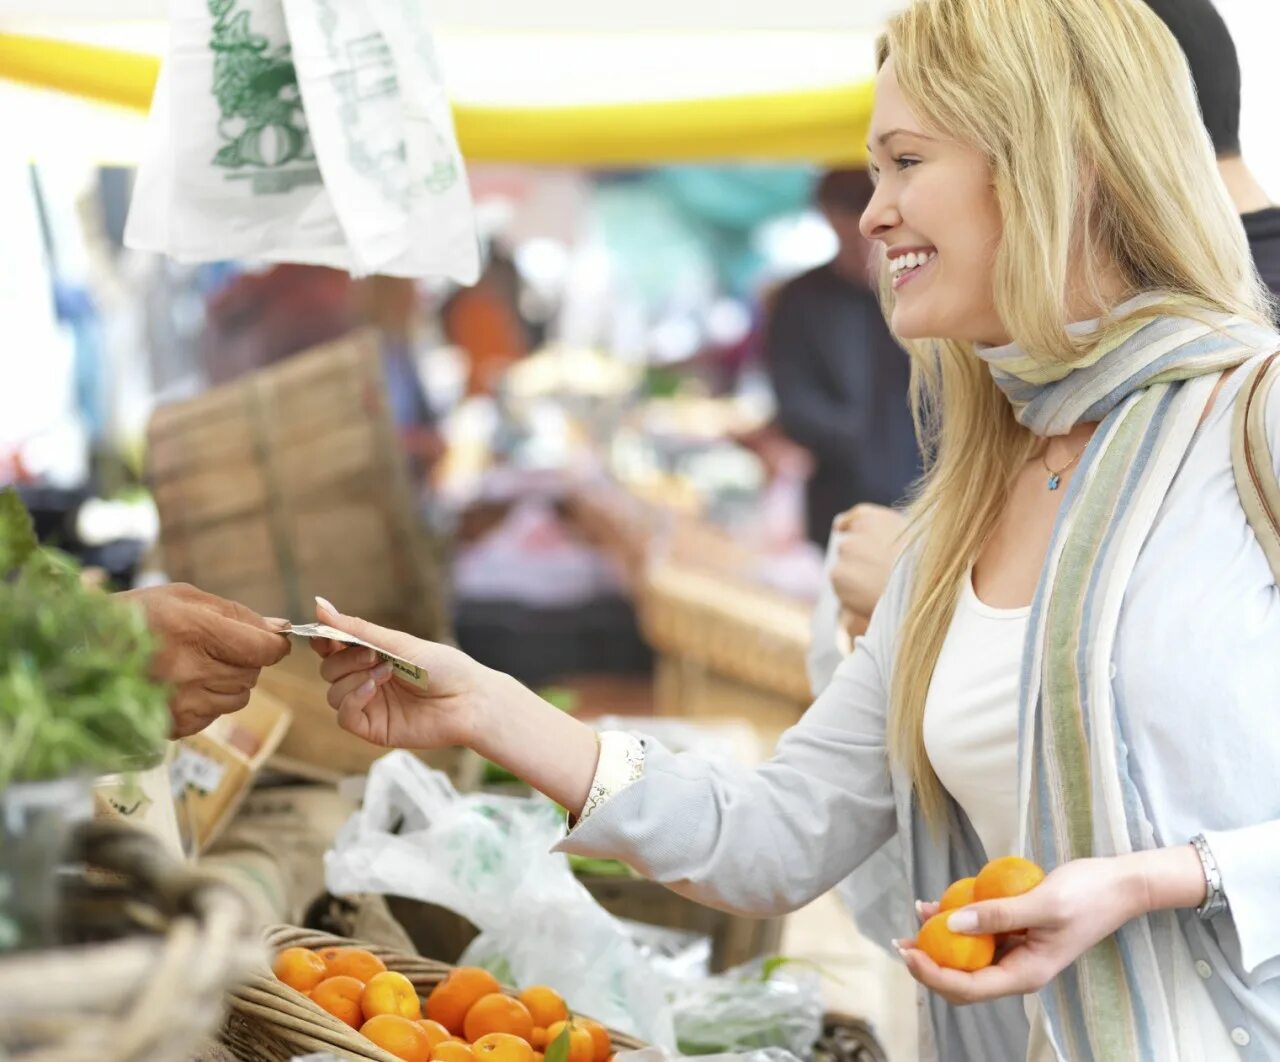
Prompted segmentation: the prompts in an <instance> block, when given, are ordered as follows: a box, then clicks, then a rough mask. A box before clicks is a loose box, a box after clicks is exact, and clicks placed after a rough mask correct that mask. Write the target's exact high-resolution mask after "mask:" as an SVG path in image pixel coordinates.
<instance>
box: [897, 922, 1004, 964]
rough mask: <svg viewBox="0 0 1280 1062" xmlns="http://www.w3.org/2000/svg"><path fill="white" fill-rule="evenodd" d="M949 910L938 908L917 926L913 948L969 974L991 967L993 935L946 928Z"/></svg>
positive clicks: (994, 944) (940, 962)
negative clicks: (922, 923) (938, 909)
mask: <svg viewBox="0 0 1280 1062" xmlns="http://www.w3.org/2000/svg"><path fill="white" fill-rule="evenodd" d="M950 917H951V912H949V911H939V912H938V913H937V914H936V915H934V916H933V917H932V918H930V919H929V920H928V921H927V922H925V924H924V925H922V926H921V927H920V933H919V935H918V936H917V937H916V947H917V948H919V949H920V950H921V951H923V952H924V953H925V954H926V955H928V956H929V958H931V959H932V960H933V961H934V962H936V963H937V964H938V965H939V966H946V967H948V968H949V969H952V970H965V971H967V972H969V973H972V972H973V971H974V970H981V969H982V968H983V967H984V966H990V965H991V960H992V959H993V958H995V954H996V938H995V937H993V936H992V935H991V934H990V933H953V932H952V931H951V930H950V929H948V928H947V919H948V918H950Z"/></svg>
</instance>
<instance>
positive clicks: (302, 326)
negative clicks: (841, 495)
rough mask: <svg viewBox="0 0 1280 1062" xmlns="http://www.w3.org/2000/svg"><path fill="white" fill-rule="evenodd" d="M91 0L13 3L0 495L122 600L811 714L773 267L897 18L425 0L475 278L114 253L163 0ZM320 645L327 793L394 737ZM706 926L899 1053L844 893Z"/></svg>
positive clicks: (7, 22) (829, 241) (903, 983)
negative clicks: (778, 967)
mask: <svg viewBox="0 0 1280 1062" xmlns="http://www.w3.org/2000/svg"><path fill="white" fill-rule="evenodd" d="M103 6H104V5H101V4H100V3H97V2H94V0H0V123H3V126H4V135H3V137H0V217H3V228H4V232H5V246H4V254H3V255H2V256H0V321H2V322H3V325H4V330H5V334H4V342H3V344H2V346H0V485H5V484H14V485H17V487H18V488H19V489H20V491H21V493H22V495H23V497H24V500H25V501H26V502H27V504H28V506H29V508H30V509H31V510H32V512H33V514H34V515H35V517H36V520H37V525H38V528H39V531H40V533H41V535H42V537H43V538H44V539H45V540H46V541H47V542H49V543H52V544H56V545H58V546H60V547H61V548H63V549H65V550H67V551H69V552H71V553H72V554H74V555H76V556H77V557H79V558H80V559H82V560H83V561H84V562H85V563H86V564H87V565H90V566H92V567H93V568H95V569H96V570H98V571H99V572H100V575H101V579H102V581H103V583H104V584H105V585H108V586H111V587H115V588H125V587H130V586H136V585H148V584H152V583H156V582H162V581H167V580H171V579H172V580H184V581H188V582H191V583H194V584H196V585H198V586H201V587H203V588H205V589H208V590H210V591H212V592H215V593H219V594H223V595H225V596H228V597H232V598H235V599H238V600H243V601H244V602H245V603H246V604H249V605H250V606H252V607H254V608H255V609H258V610H260V611H262V612H263V613H264V614H267V615H289V616H290V617H291V618H292V619H294V620H298V621H305V620H308V619H310V618H311V616H310V609H309V607H308V606H307V605H306V603H307V602H309V601H310V600H311V596H312V595H313V594H316V593H321V594H324V595H325V596H327V597H330V598H331V599H332V600H334V601H335V602H336V603H338V605H339V606H340V607H341V608H343V610H344V611H346V612H349V613H357V614H363V615H366V616H368V618H370V619H374V620H378V621H381V622H383V623H386V624H388V625H392V626H398V627H402V628H404V629H408V630H411V631H413V632H414V633H417V634H420V635H422V636H425V637H431V638H438V639H446V640H447V639H452V640H456V642H457V643H458V644H459V645H460V646H461V647H462V648H464V649H465V650H467V651H468V652H469V653H471V654H472V655H474V656H475V657H477V658H478V659H480V660H481V661H482V662H484V663H486V664H488V665H490V666H492V667H495V668H498V669H501V670H504V671H508V672H510V673H511V674H513V675H515V676H517V677H518V678H520V679H521V680H522V681H524V682H525V683H527V684H528V685H530V686H532V687H534V688H535V689H539V690H541V691H544V693H545V695H546V696H548V697H550V698H552V699H554V700H556V702H557V703H559V704H561V705H562V706H563V707H565V708H566V710H572V711H575V712H577V713H578V714H580V715H581V716H583V717H584V718H607V717H617V716H624V717H627V720H628V724H627V725H630V723H631V721H634V720H639V719H643V720H646V723H645V725H647V726H651V727H658V726H668V727H673V728H675V729H673V730H672V731H671V734H672V738H671V739H672V740H673V741H676V742H682V741H683V742H686V743H688V744H691V745H693V746H695V747H709V748H711V749H713V750H716V751H718V752H720V753H721V754H724V755H729V756H732V757H734V758H736V759H739V760H742V761H744V762H754V761H757V760H759V759H761V758H763V757H765V756H767V754H768V751H769V749H770V748H771V746H772V743H773V741H774V740H775V739H776V737H777V735H778V734H779V733H780V732H781V731H782V729H784V728H785V727H786V726H787V725H788V724H789V723H791V722H793V721H794V720H795V719H796V718H797V717H798V716H799V714H800V713H801V712H802V711H803V709H804V707H805V706H806V705H807V703H808V699H809V687H808V680H807V678H806V674H805V666H804V655H805V649H806V644H807V639H808V629H809V615H810V611H811V609H812V606H813V603H814V601H815V599H816V596H817V593H818V590H819V586H820V580H821V563H822V550H821V547H820V545H819V543H817V542H815V541H813V540H812V539H811V536H810V535H809V534H808V533H807V529H806V519H805V515H806V514H805V502H804V499H805V485H806V480H807V478H808V477H809V476H810V474H811V472H812V470H813V468H814V457H813V455H812V454H811V453H810V452H809V450H808V449H806V446H805V444H804V441H803V440H802V439H797V438H795V437H794V436H795V435H796V434H797V433H796V432H794V431H793V432H792V433H791V437H789V435H788V432H787V431H786V430H785V429H784V427H783V426H782V424H781V423H780V419H779V416H778V403H777V396H776V393H775V389H774V387H773V384H772V381H771V377H770V371H769V366H768V364H767V363H766V360H765V359H764V357H763V344H764V336H765V334H766V329H767V326H768V320H769V314H770V308H771V300H772V298H773V297H774V295H775V294H776V292H777V291H778V289H779V288H780V286H781V285H783V284H784V283H785V282H786V281H788V280H789V279H791V278H793V277H795V276H797V275H800V274H802V273H804V272H806V271H808V270H811V269H813V268H815V267H817V266H820V265H822V264H823V263H825V262H828V261H829V260H830V259H831V258H832V257H833V255H835V253H836V250H837V239H836V235H835V233H834V232H833V231H832V228H831V227H830V226H829V225H828V223H827V222H826V220H825V219H824V217H823V215H822V213H821V212H820V211H819V210H818V209H817V208H816V207H815V204H814V189H815V184H816V182H817V181H818V180H819V179H820V177H821V175H822V173H823V172H824V171H825V170H826V169H828V168H831V167H841V168H856V167H857V166H858V165H859V164H860V163H861V158H862V143H863V139H864V135H865V123H866V121H867V118H868V116H869V108H870V91H869V87H868V82H869V79H870V77H871V75H872V73H873V56H872V42H873V40H874V35H875V32H876V28H877V26H878V25H879V24H880V22H881V20H882V18H883V17H884V15H885V13H886V12H887V11H888V10H890V9H891V8H892V7H894V6H895V5H894V4H892V3H890V2H888V0H884V2H881V0H875V2H872V0H861V2H853V3H846V4H843V5H830V4H827V3H823V2H821V0H792V2H791V3H788V4H785V5H783V4H778V3H775V2H766V0H752V2H750V3H747V2H744V0H739V2H736V3H732V4H730V3H717V4H712V3H704V4H700V5H694V4H688V3H684V4H680V3H676V2H675V0H664V2H658V0H649V2H648V3H647V4H645V5H637V6H636V7H635V9H632V6H631V5H627V6H626V10H625V11H624V10H622V9H621V8H620V7H616V6H615V5H601V4H589V3H586V2H585V0H560V2H558V3H543V4H540V5H536V7H535V6H534V5H527V4H515V3H509V2H507V0H490V2H488V3H479V2H475V0H470V2H464V0H438V2H436V3H434V4H433V5H432V20H433V25H434V28H435V31H436V43H437V47H438V52H439V58H440V62H441V65H442V68H443V74H444V78H445V82H446V84H447V85H448V88H449V92H450V96H451V98H452V100H453V102H454V105H455V120H456V122H457V128H458V136H459V142H460V145H461V147H462V150H463V153H464V155H465V156H466V158H467V164H468V177H469V181H470V186H471V190H472V195H473V197H474V200H475V204H476V211H477V218H478V223H479V227H480V235H481V242H482V249H483V261H484V266H483V274H482V276H481V279H480V281H479V283H477V284H476V285H475V286H474V287H470V288H460V287H457V286H455V285H452V284H450V283H448V282H444V281H438V282H436V281H412V280H405V279H397V278H389V277H370V278H365V279H361V280H353V279H352V278H351V277H349V276H348V275H346V274H345V273H340V272H337V271H333V270H327V269H323V268H319V267H312V266H298V265H277V266H271V267H264V266H262V265H258V264H254V263H251V262H244V261H235V260H228V261H223V262H216V263H207V264H203V265H199V266H184V265H178V264H176V263H174V262H172V261H170V260H167V259H165V258H163V257H160V256H157V255H150V254H143V253H139V252H136V251H132V250H128V249H126V248H125V247H124V246H123V230H124V225H125V218H126V215H127V212H128V206H129V202H130V195H131V191H132V187H133V177H134V167H135V166H136V164H137V162H138V159H139V157H140V154H141V152H142V150H143V133H144V130H145V112H146V105H147V101H148V100H149V99H150V91H151V87H152V83H153V81H154V76H155V67H156V58H157V57H158V56H159V55H160V54H161V53H162V52H163V50H164V47H165V40H166V26H165V21H164V19H165V11H166V5H165V3H164V2H163V0H116V2H115V3H113V4H112V5H110V8H111V10H110V13H109V15H108V14H106V13H104V11H103ZM833 6H838V7H839V10H838V11H833V10H832V8H833ZM1219 7H1220V9H1221V10H1222V12H1223V14H1224V15H1225V16H1226V18H1227V20H1228V22H1229V24H1230V26H1231V29H1232V31H1233V34H1234V36H1235V39H1236V41H1237V45H1238V47H1239V49H1240V54H1241V61H1242V65H1243V68H1244V74H1245V84H1244V100H1245V104H1244V122H1243V141H1244V148H1245V153H1246V156H1247V158H1248V159H1249V161H1250V164H1251V165H1252V167H1253V168H1254V170H1255V172H1256V173H1257V174H1258V176H1259V177H1260V179H1261V180H1262V181H1263V183H1264V185H1266V186H1267V187H1268V188H1270V189H1276V188H1280V136H1278V135H1277V134H1276V127H1275V118H1274V104H1273V102H1272V100H1273V98H1274V96H1273V92H1272V91H1270V84H1269V81H1270V78H1271V73H1270V64H1269V60H1270V56H1271V53H1272V52H1273V51H1274V48H1275V41H1276V31H1277V28H1278V27H1277V25H1276V17H1277V16H1276V15H1275V14H1274V13H1273V11H1272V8H1271V5H1266V4H1259V3H1254V2H1251V0H1220V2H1219ZM641 8H643V10H641ZM353 411H354V412H353ZM317 466H323V467H325V468H328V469H337V470H338V471H337V472H335V473H334V474H333V475H332V476H329V477H327V478H326V477H325V476H319V475H316V474H314V470H315V468H316V467H317ZM353 484H360V485H361V486H360V489H358V490H355V489H353V486H352V485H353ZM858 500H861V499H857V498H850V499H849V503H850V504H852V503H853V502H855V501H858ZM309 667H311V665H310V662H309V661H308V659H307V654H305V653H295V654H294V656H293V657H292V658H291V659H290V661H288V662H287V663H286V665H282V666H281V668H278V669H276V670H277V671H278V672H279V674H277V675H274V676H273V677H272V678H271V680H270V681H267V680H266V678H264V683H263V687H264V696H266V697H270V698H272V699H274V700H275V701H277V702H278V703H279V704H282V705H284V706H285V707H286V708H287V709H288V711H289V713H290V719H291V721H292V725H291V726H289V725H278V726H276V725H266V726H265V728H264V729H263V730H262V732H261V733H258V735H257V736H256V737H255V738H253V739H252V740H251V743H250V749H251V751H249V752H248V753H246V763H247V764H250V765H251V767H252V770H251V771H248V772H247V774H248V776H249V777H252V775H253V774H257V775H258V778H259V782H260V783H270V782H272V781H273V780H274V781H276V782H280V781H282V780H284V779H288V778H295V779H296V778H299V777H301V778H305V779H309V780H312V781H314V782H319V783H324V784H328V785H336V784H338V783H340V782H341V781H342V780H343V779H347V778H350V777H353V776H359V775H360V774H361V773H362V772H363V771H364V770H366V769H367V768H368V766H369V764H370V763H371V762H372V760H373V759H374V757H375V756H376V754H377V752H378V750H374V749H365V748H360V747H359V743H358V742H356V741H355V740H354V739H349V740H348V739H345V738H344V736H343V735H341V734H340V733H339V732H337V730H336V728H335V727H334V725H333V722H332V716H331V715H330V713H329V712H328V709H327V708H326V707H325V706H324V704H323V694H322V693H321V694H320V695H319V703H316V692H315V686H314V683H315V682H316V681H318V680H316V678H315V676H314V674H311V673H309V672H308V671H307V668H309ZM309 684H310V685H309ZM655 718H656V721H654V720H655ZM682 726H683V727H684V728H685V729H683V730H681V729H679V728H680V727H682ZM267 734H269V735H270V748H267V747H266V744H265V743H266V742H267V737H266V736H265V735H267ZM436 764H437V765H443V766H445V767H447V769H448V770H450V772H451V773H452V775H453V777H454V778H455V780H456V781H457V782H458V784H460V785H464V784H469V785H474V786H480V785H502V784H509V783H507V782H506V781H505V780H504V779H502V778H500V777H498V776H497V775H496V774H494V773H493V772H492V771H491V770H490V769H488V768H486V767H485V765H482V764H475V763H465V762H461V761H460V760H458V759H457V758H454V759H451V760H449V761H448V762H447V763H444V762H443V761H439V760H437V761H436ZM248 786H249V782H248V781H247V780H246V781H244V782H243V788H244V789H246V790H247V788H248ZM265 791H266V792H270V790H269V789H268V790H265ZM334 792H335V793H336V792H337V790H334ZM243 797H244V794H243V793H240V794H238V795H237V798H236V799H237V800H239V799H242V798H243ZM253 799H254V798H250V804H248V805H246V806H248V807H252V806H253V805H252V800H253ZM262 814H264V815H266V814H267V813H266V812H263V813H262ZM308 815H312V812H308ZM320 818H321V819H322V818H323V817H322V816H321V817H320ZM333 821H334V822H335V824H336V823H337V822H340V821H341V816H340V815H339V816H338V817H337V818H335V819H334V820H333ZM219 828H223V827H219ZM335 829H336V825H335ZM326 843H327V839H326ZM613 888H614V889H615V893H617V889H618V888H620V887H619V886H616V885H615V886H613ZM317 891H318V890H317ZM604 891H607V889H605V890H604ZM619 897H620V894H617V895H615V896H614V901H613V902H615V903H616V904H617V905H619V907H620V909H621V907H623V906H625V904H624V902H623V899H622V898H619ZM645 902H648V903H650V905H651V908H652V909H655V910H656V909H657V907H658V906H659V904H658V903H657V901H654V900H653V899H652V897H650V898H649V899H648V900H646V901H645ZM627 913H629V914H631V915H633V916H636V912H635V911H634V910H628V912H627ZM400 914H401V916H402V917H403V920H406V925H409V924H411V923H412V918H413V915H412V914H407V913H405V911H403V910H402V911H401V912H400ZM636 917H638V916H636ZM682 917H683V918H684V922H683V923H682V924H681V927H682V928H683V929H684V930H686V931H691V932H692V931H695V930H696V931H697V932H698V933H702V934H703V935H705V936H706V937H707V939H708V940H711V941H713V946H714V947H715V948H718V949H721V954H720V955H719V958H722V959H723V958H725V956H726V954H728V952H726V951H725V949H736V950H734V951H733V954H732V957H733V958H734V959H735V960H741V959H743V958H749V957H751V956H752V955H755V954H759V953H760V952H762V951H765V950H770V951H777V950H781V951H783V952H785V953H786V954H788V955H792V956H800V957H804V958H806V959H809V960H812V961H813V962H814V963H816V964H818V965H819V966H820V967H821V968H822V970H823V971H824V973H826V974H829V976H825V977H824V979H823V988H822V991H823V993H824V995H825V997H826V1000H827V1002H828V1005H829V1006H832V1007H835V1008H837V1009H840V1010H843V1011H847V1012H849V1013H852V1014H856V1015H858V1016H860V1017H863V1018H866V1019H867V1020H869V1021H870V1022H871V1023H872V1025H874V1027H875V1029H876V1030H877V1033H878V1035H879V1037H880V1039H881V1041H882V1042H883V1043H884V1044H885V1045H886V1047H887V1050H888V1057H890V1058H892V1059H895V1060H898V1059H902V1060H905V1059H908V1058H911V1057H914V1053H915V1048H914V1036H915V1033H914V1019H915V1008H914V1004H913V1001H912V991H911V982H910V979H909V978H908V977H907V975H906V974H905V972H904V971H903V970H901V969H900V968H899V964H898V963H896V962H895V961H892V960H890V959H888V958H887V957H886V956H884V955H883V954H882V953H881V952H880V951H879V950H878V949H876V948H875V947H874V946H873V945H871V944H869V943H867V942H866V941H864V940H862V939H861V938H860V937H859V936H858V935H857V933H856V930H855V929H854V927H853V926H852V923H851V922H850V920H849V919H848V917H847V916H846V915H845V914H844V913H843V909H842V908H841V906H840V904H839V902H838V901H837V900H836V899H834V898H832V897H828V898H824V899H823V900H822V901H819V903H817V904H815V905H814V907H813V909H811V910H807V911H803V912H800V913H798V914H797V915H795V916H792V917H791V918H790V919H788V920H787V923H786V925H785V926H783V925H782V924H781V922H780V921H779V922H778V923H777V924H770V925H767V926H763V927H761V926H749V925H741V924H738V923H736V922H735V923H734V924H732V925H730V924H729V923H728V922H714V920H713V919H712V918H711V915H710V914H709V913H703V914H702V915H697V916H694V915H686V916H682ZM642 920H643V919H642ZM713 923H714V924H713ZM455 957H456V956H455Z"/></svg>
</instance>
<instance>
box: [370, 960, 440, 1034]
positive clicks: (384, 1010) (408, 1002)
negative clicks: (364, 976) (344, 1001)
mask: <svg viewBox="0 0 1280 1062" xmlns="http://www.w3.org/2000/svg"><path fill="white" fill-rule="evenodd" d="M360 1007H361V1009H363V1011H364V1016H365V1017H366V1018H376V1017H377V1016H378V1015H380V1014H398V1015H400V1017H402V1018H408V1019H409V1020H410V1021H417V1020H418V1019H419V1018H421V1017H422V1004H421V1003H420V1002H419V1000H418V990H417V989H416V988H414V987H413V982H412V981H410V980H409V978H407V977H405V975H404V974H401V973H395V972H394V971H392V970H386V971H384V972H383V973H380V974H374V975H373V977H372V978H371V979H370V981H369V983H368V984H367V985H365V986H364V994H363V995H361V997H360ZM418 1031H419V1032H421V1033H422V1035H423V1036H426V1035H427V1034H426V1032H425V1031H423V1030H421V1029H419V1030H418Z"/></svg>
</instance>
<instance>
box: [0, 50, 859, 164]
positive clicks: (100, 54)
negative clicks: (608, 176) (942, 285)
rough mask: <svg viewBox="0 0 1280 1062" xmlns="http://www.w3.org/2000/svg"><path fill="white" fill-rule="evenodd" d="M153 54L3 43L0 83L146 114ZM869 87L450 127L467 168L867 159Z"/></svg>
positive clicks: (463, 113)
mask: <svg viewBox="0 0 1280 1062" xmlns="http://www.w3.org/2000/svg"><path fill="white" fill-rule="evenodd" d="M159 67H160V61H159V59H157V58H156V57H155V56H153V55H146V54H140V53H137V52H129V51H123V50H119V49H114V48H104V47H100V46H97V45H89V44H80V43H73V42H70V41H63V40H55V39H51V38H43V37H31V36H25V35H18V34H4V33H0V77H3V78H7V79H9V80H12V81H16V82H20V83H23V84H26V85H32V86H36V87H39V88H45V89H53V90H56V91H60V92H67V93H71V94H73V95H76V96H80V97H83V98H86V99H91V100H95V101H98V102H102V103H107V104H115V105H118V106H122V107H127V108H131V109H133V110H136V111H142V112H145V111H146V110H147V109H148V108H149V107H150V103H151V94H152V91H153V89H154V88H155V82H156V76H157V74H158V72H159ZM871 101H872V86H871V83H870V82H862V83H860V84H853V85H843V86H834V87H831V88H806V89H800V90H795V91H785V92H771V93H765V94H757V95H732V96H723V97H719V98H700V99H687V100H663V101H654V102H628V103H608V104H587V105H581V104H575V105H571V106H558V105H555V106H537V107H518V106H515V107H513V106H493V105H477V104H468V103H458V104H455V106H454V121H455V123H456V126H457V132H458V142H459V144H460V145H461V148H462V152H463V154H464V155H465V156H466V158H467V159H468V160H469V161H472V162H520V163H534V164H545V165H574V166H633V165H648V164H653V163H661V162H698V161H722V160H738V159H741V160H753V161H778V162H813V163H825V164H833V163H840V164H856V163H861V162H862V161H863V160H864V157H865V154H866V149H865V142H866V135H867V125H868V122H869V120H870V114H871Z"/></svg>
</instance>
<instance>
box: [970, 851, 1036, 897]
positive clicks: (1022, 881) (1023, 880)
mask: <svg viewBox="0 0 1280 1062" xmlns="http://www.w3.org/2000/svg"><path fill="white" fill-rule="evenodd" d="M1044 877H1045V875H1044V871H1043V870H1041V869H1040V867H1038V866H1037V865H1036V864H1035V863H1033V862H1031V860H1030V859H1023V858H1022V857H1021V856H1001V857H1000V858H999V859H993V860H991V862H990V863H988V864H987V865H986V866H985V867H983V868H982V869H981V870H980V871H978V876H977V878H975V879H974V883H973V898H974V899H975V900H1002V899H1005V898H1007V897H1009V896H1021V895H1022V894H1023V893H1024V892H1030V891H1031V890H1032V889H1034V888H1035V887H1036V886H1037V885H1039V884H1040V882H1042V881H1044Z"/></svg>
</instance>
